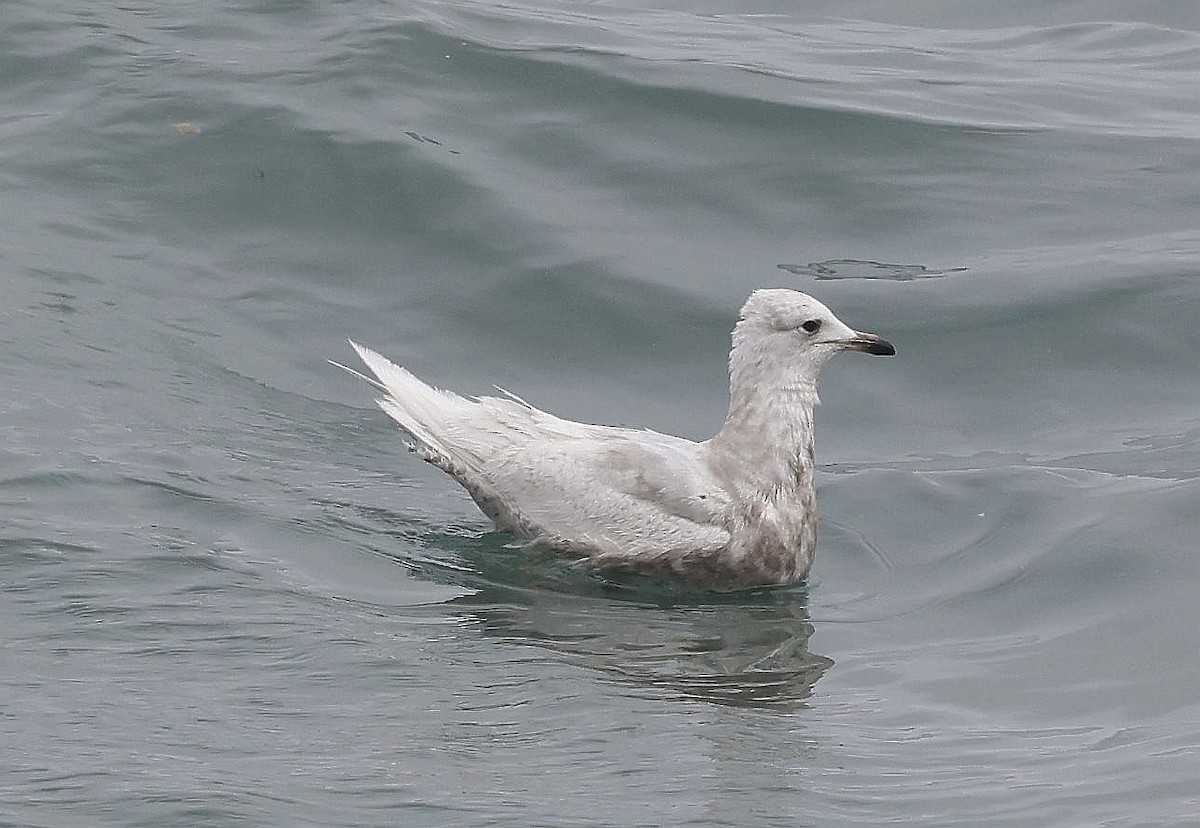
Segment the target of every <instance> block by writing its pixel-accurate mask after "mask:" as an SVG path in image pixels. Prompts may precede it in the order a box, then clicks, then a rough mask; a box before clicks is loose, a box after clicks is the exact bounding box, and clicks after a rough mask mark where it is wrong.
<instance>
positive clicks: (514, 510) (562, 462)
mask: <svg viewBox="0 0 1200 828" xmlns="http://www.w3.org/2000/svg"><path fill="white" fill-rule="evenodd" d="M350 344H351V345H352V346H353V347H354V349H355V351H356V352H357V353H358V355H359V357H360V358H361V359H362V360H363V362H364V363H365V364H366V365H367V367H368V368H370V370H371V372H372V373H373V374H375V376H376V377H377V378H378V382H374V381H372V380H370V378H367V377H364V379H367V381H368V382H371V384H372V385H375V386H376V387H377V388H379V389H380V390H381V391H382V392H383V396H381V397H380V398H379V399H377V400H376V402H377V403H378V404H379V406H380V408H382V409H383V410H384V411H385V412H386V413H387V414H388V416H390V417H391V418H392V419H393V420H395V421H396V422H397V423H399V424H400V426H401V427H402V428H403V429H404V430H405V431H406V432H408V434H409V435H410V436H411V437H412V438H413V440H414V441H415V443H416V444H415V445H414V446H413V448H414V450H416V451H418V452H419V453H420V454H422V456H424V457H425V458H426V459H427V460H430V461H431V462H433V463H435V464H436V465H438V466H439V467H440V468H442V469H444V470H445V471H447V472H448V473H450V474H451V475H453V476H454V477H455V478H456V479H457V480H458V481H459V482H460V483H461V484H462V485H463V486H464V487H465V488H466V489H467V490H468V491H469V492H470V493H471V496H472V497H473V498H474V499H475V500H476V502H477V503H478V504H479V506H480V507H481V508H482V509H483V510H484V512H485V513H487V514H488V516H489V517H491V518H492V519H493V520H495V521H496V523H497V524H498V525H500V527H501V528H504V529H508V530H510V531H513V532H515V533H517V534H518V535H520V536H522V537H524V538H526V539H529V540H540V541H544V542H548V543H551V544H553V545H555V546H559V547H562V548H566V549H575V550H576V551H578V552H579V553H581V554H606V555H616V556H619V557H633V556H638V555H645V554H648V553H651V552H654V553H658V552H661V551H662V550H664V549H715V548H719V547H721V546H723V545H725V544H727V543H728V541H729V535H728V532H727V531H726V530H725V529H724V528H723V527H722V526H721V515H722V513H723V511H724V507H725V506H726V502H725V500H724V498H723V496H722V494H721V492H722V489H721V487H720V486H719V485H718V484H717V483H716V481H715V480H714V479H712V478H711V476H709V475H708V473H707V472H706V471H705V469H706V465H705V464H704V463H702V462H700V455H701V453H702V451H703V444H699V443H693V442H691V441H688V440H684V439H681V438H678V437H671V436H669V435H664V434H658V433H657V432H653V431H634V430H630V429H621V428H612V427H608V426H594V425H586V424H583V423H576V422H572V421H570V420H563V419H561V418H559V417H555V416H554V415H553V414H548V413H546V412H545V411H541V410H539V409H537V408H534V407H533V406H532V405H529V404H528V403H526V402H525V401H524V400H521V399H520V398H518V397H516V396H515V395H511V394H508V398H505V399H502V398H499V397H480V398H478V399H469V398H467V397H463V396H460V395H458V394H455V393H453V392H450V391H444V390H441V389H437V388H433V387H432V386H430V385H427V384H426V383H424V382H422V381H421V380H419V379H417V377H415V376H414V375H413V374H412V373H411V372H409V371H408V370H406V369H404V368H402V367H400V366H398V365H395V364H394V363H392V362H391V361H390V360H388V359H387V358H385V357H383V356H381V355H379V354H377V353H375V352H374V351H372V350H370V349H369V348H364V347H362V346H361V345H358V344H357V343H354V342H351V343H350ZM335 364H336V363H335ZM339 367H343V366H339ZM347 370H351V369H347ZM351 373H356V374H357V372H354V371H351ZM359 376H362V375H359ZM502 393H506V394H507V392H502Z"/></svg>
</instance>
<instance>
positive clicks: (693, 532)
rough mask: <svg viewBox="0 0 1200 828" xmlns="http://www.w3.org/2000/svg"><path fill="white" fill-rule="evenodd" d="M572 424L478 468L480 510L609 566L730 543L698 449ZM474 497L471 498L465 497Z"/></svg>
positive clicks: (724, 501)
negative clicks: (567, 432)
mask: <svg viewBox="0 0 1200 828" xmlns="http://www.w3.org/2000/svg"><path fill="white" fill-rule="evenodd" d="M571 425H574V426H577V427H579V428H580V429H582V430H583V432H584V433H582V434H580V435H578V436H575V435H572V436H571V437H568V438H565V439H563V438H559V439H551V440H545V441H534V442H530V443H527V444H525V445H521V446H515V447H514V448H513V449H512V450H510V451H506V452H503V453H500V454H498V455H496V456H495V457H493V458H492V460H491V461H490V462H489V463H488V464H487V465H486V466H485V467H484V468H483V469H482V478H483V480H484V481H485V486H484V488H485V489H486V490H487V491H488V493H489V494H491V495H492V500H491V501H489V502H485V501H481V500H480V499H479V498H478V497H476V500H477V501H479V503H480V506H481V507H483V509H484V511H485V512H487V513H488V514H489V515H491V516H492V517H493V519H495V520H496V521H497V523H499V524H500V525H502V526H505V528H508V529H511V530H512V531H514V532H516V533H518V534H519V535H521V536H523V537H526V538H530V539H533V540H536V541H539V542H542V543H546V544H549V545H551V546H555V547H558V548H560V549H564V550H566V551H573V552H576V553H578V554H581V555H587V556H601V557H603V558H604V559H605V561H606V562H607V563H609V564H612V563H618V562H619V561H620V560H622V559H636V558H643V557H646V556H654V555H663V554H674V555H679V554H685V553H693V552H703V551H715V550H718V549H721V548H724V547H725V546H726V545H727V544H728V543H729V532H728V531H727V530H726V529H725V527H724V525H723V516H724V514H725V513H726V506H727V505H728V498H727V496H726V494H725V492H724V490H723V489H722V488H721V487H720V485H719V484H718V483H717V482H716V480H715V479H714V478H713V476H712V475H711V473H710V472H709V471H708V468H707V465H706V464H705V463H704V462H703V447H702V446H701V445H700V444H697V443H692V442H690V441H687V440H682V439H679V438H675V437H669V436H667V435H663V434H657V433H655V432H651V431H630V430H627V429H616V428H605V427H599V426H582V425H580V424H571ZM473 494H474V493H473Z"/></svg>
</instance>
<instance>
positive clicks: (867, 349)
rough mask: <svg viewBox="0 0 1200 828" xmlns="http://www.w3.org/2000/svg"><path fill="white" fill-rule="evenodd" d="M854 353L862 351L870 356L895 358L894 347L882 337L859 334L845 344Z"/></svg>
mask: <svg viewBox="0 0 1200 828" xmlns="http://www.w3.org/2000/svg"><path fill="white" fill-rule="evenodd" d="M847 344H848V345H849V346H850V347H851V348H853V349H854V350H856V351H862V352H863V353H864V354H871V356H895V355H896V347H895V346H894V345H892V343H890V342H888V341H887V340H886V339H884V338H883V337H882V336H876V335H875V334H869V333H860V334H858V335H857V336H855V337H854V338H853V339H851V340H849V342H848V343H847Z"/></svg>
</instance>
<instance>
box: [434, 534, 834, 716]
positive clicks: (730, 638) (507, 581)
mask: <svg viewBox="0 0 1200 828" xmlns="http://www.w3.org/2000/svg"><path fill="white" fill-rule="evenodd" d="M492 537H495V536H492ZM460 540H461V539H460ZM479 542H480V547H481V548H479V549H472V550H470V551H468V552H467V555H468V557H469V558H470V559H471V563H472V564H473V565H478V566H479V570H480V571H479V575H480V576H482V577H481V579H480V580H481V581H483V582H482V583H480V581H476V584H475V585H476V586H477V587H478V591H476V592H474V593H472V594H470V595H466V596H462V597H459V598H456V599H454V600H453V601H451V604H452V605H454V606H456V607H458V608H461V609H463V610H464V611H465V612H464V618H465V619H466V620H467V621H469V622H472V623H476V624H478V625H479V627H480V628H481V629H483V630H484V631H485V632H487V633H488V634H490V635H493V636H496V637H497V638H500V639H504V640H508V641H517V642H520V643H524V644H531V645H533V646H537V647H542V648H545V649H547V650H550V651H552V652H554V653H556V654H557V655H559V656H560V657H562V658H564V659H565V660H567V661H569V662H570V663H572V664H577V665H579V666H583V667H587V668H590V669H593V670H596V671H598V672H601V673H603V674H606V675H608V676H610V677H612V679H613V680H614V681H617V682H619V683H621V684H625V685H627V686H629V687H631V688H634V689H637V690H640V691H649V692H652V693H654V695H656V696H663V695H668V696H669V695H677V696H680V697H682V698H689V699H696V700H702V701H707V702H711V703H714V704H722V705H731V706H737V707H749V708H762V709H794V708H797V707H802V706H803V702H804V700H805V699H806V698H807V697H808V696H809V695H810V693H811V692H812V687H813V685H814V684H815V683H816V681H817V680H818V679H819V678H820V677H821V676H822V675H824V673H825V671H826V670H828V669H829V668H830V667H831V666H832V665H833V661H832V660H831V659H829V658H826V657H825V656H822V655H817V654H815V653H812V652H809V649H808V640H809V637H810V636H811V635H812V632H813V626H812V624H811V623H810V622H809V619H808V608H807V605H806V601H807V595H806V594H805V592H804V591H803V590H800V589H783V590H758V591H753V592H746V593H740V594H727V593H723V594H717V593H685V592H679V591H676V590H672V589H670V588H669V587H663V586H659V585H650V584H645V583H630V582H629V581H622V582H614V581H609V580H607V579H602V578H598V577H596V576H592V575H587V574H584V573H582V572H580V571H578V570H576V569H574V568H572V567H570V566H567V565H564V564H562V563H560V562H558V561H554V560H548V559H546V558H545V557H541V558H540V559H539V557H538V556H535V555H530V554H529V553H523V552H516V551H513V550H502V549H497V548H495V547H494V546H492V548H491V549H486V548H482V547H485V546H488V545H490V544H489V539H488V538H481V539H479ZM458 549H459V552H460V553H461V552H463V551H466V550H464V549H463V547H462V545H461V544H459V546H458ZM457 572H458V575H459V576H460V578H461V575H462V570H461V569H460V570H457Z"/></svg>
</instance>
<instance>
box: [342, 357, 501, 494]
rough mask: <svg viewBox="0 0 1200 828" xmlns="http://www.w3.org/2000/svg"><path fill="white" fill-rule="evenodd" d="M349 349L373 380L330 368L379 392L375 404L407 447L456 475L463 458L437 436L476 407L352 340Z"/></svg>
mask: <svg viewBox="0 0 1200 828" xmlns="http://www.w3.org/2000/svg"><path fill="white" fill-rule="evenodd" d="M350 345H351V346H352V347H353V348H354V350H355V352H356V353H357V354H358V355H359V357H360V358H361V359H362V361H363V362H364V363H366V365H367V367H368V368H370V369H371V373H373V374H374V375H375V379H372V378H371V377H368V376H367V375H366V374H362V373H360V372H358V371H355V370H354V369H353V368H349V367H347V366H345V365H342V364H341V363H340V362H334V361H333V360H329V362H330V364H331V365H336V366H337V367H338V368H341V369H342V370H343V371H348V372H350V373H351V374H353V375H354V376H356V377H358V378H359V379H361V380H364V381H366V382H368V383H370V384H371V385H372V386H373V387H374V388H375V389H376V390H377V391H379V392H380V394H381V396H379V397H377V398H376V400H375V402H376V403H378V404H379V407H380V408H382V409H383V410H384V412H385V413H386V414H387V415H388V416H389V417H391V418H392V419H393V420H395V421H396V422H397V423H399V424H400V427H401V428H403V429H404V430H405V431H406V432H408V433H409V435H411V436H412V438H413V440H414V441H415V444H410V447H411V448H412V449H413V450H414V451H416V452H417V453H418V454H420V455H422V456H423V457H424V458H425V459H426V460H429V461H430V462H432V463H434V464H436V465H438V466H440V467H441V468H443V469H445V470H446V471H449V472H451V474H454V473H455V471H458V469H454V467H457V466H459V465H460V464H461V463H463V462H464V460H466V459H467V458H464V457H462V456H461V452H458V451H455V450H454V448H453V447H451V446H450V445H448V444H447V443H446V442H445V441H444V439H443V438H442V437H441V436H439V432H443V433H444V431H445V430H446V429H447V428H450V429H453V427H454V424H455V423H461V422H462V421H463V419H464V418H469V417H470V413H471V411H470V409H472V408H474V407H476V406H477V405H478V404H477V403H475V402H474V401H472V400H468V399H466V398H465V397H460V396H459V395H458V394H455V393H453V392H451V391H443V390H441V389H439V388H434V387H433V386H430V385H427V384H425V383H424V382H422V381H421V380H419V379H417V378H416V377H415V376H413V375H412V373H411V372H409V371H408V370H406V369H404V368H401V367H400V366H399V365H396V364H395V363H393V362H391V361H390V360H388V359H386V358H385V357H382V356H380V355H379V354H377V353H375V352H374V351H372V350H371V349H370V348H364V347H363V346H361V345H359V344H358V343H357V342H355V341H354V340H350ZM456 476H457V475H456Z"/></svg>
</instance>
